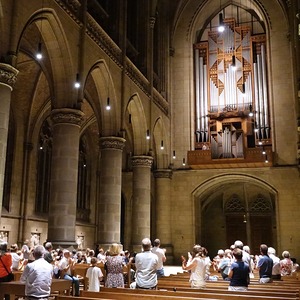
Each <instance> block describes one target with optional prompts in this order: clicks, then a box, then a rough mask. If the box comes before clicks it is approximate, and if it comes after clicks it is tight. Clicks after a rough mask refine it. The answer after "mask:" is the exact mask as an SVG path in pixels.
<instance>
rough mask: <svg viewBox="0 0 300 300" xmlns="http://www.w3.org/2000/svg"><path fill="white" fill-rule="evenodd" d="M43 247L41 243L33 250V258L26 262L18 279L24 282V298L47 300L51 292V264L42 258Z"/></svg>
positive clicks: (27, 299) (28, 299)
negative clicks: (31, 260)
mask: <svg viewBox="0 0 300 300" xmlns="http://www.w3.org/2000/svg"><path fill="white" fill-rule="evenodd" d="M44 253H45V248H44V247H43V246H41V245H39V246H36V247H35V248H34V250H33V256H34V258H35V260H34V261H33V262H31V263H28V264H27V265H26V267H25V269H24V271H23V273H22V275H21V278H20V281H21V282H24V283H25V295H26V298H25V299H26V300H36V299H40V300H48V298H49V296H50V292H51V283H52V277H53V266H52V265H51V264H49V263H48V262H47V261H46V260H45V259H44V257H43V256H44Z"/></svg>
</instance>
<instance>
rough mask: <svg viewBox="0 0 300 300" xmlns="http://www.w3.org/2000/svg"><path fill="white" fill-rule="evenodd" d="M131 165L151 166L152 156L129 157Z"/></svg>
mask: <svg viewBox="0 0 300 300" xmlns="http://www.w3.org/2000/svg"><path fill="white" fill-rule="evenodd" d="M131 163H132V167H133V168H134V167H149V168H151V166H152V163H153V157H152V156H133V157H132V158H131Z"/></svg>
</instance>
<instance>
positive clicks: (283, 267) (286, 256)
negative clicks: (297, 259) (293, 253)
mask: <svg viewBox="0 0 300 300" xmlns="http://www.w3.org/2000/svg"><path fill="white" fill-rule="evenodd" d="M282 257H283V259H282V260H281V261H280V272H281V276H286V275H291V274H292V271H293V261H292V260H291V257H290V252H289V251H283V252H282Z"/></svg>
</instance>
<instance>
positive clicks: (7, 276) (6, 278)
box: [0, 256, 15, 282]
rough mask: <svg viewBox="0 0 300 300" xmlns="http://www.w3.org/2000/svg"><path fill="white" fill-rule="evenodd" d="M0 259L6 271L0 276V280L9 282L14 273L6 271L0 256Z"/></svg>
mask: <svg viewBox="0 0 300 300" xmlns="http://www.w3.org/2000/svg"><path fill="white" fill-rule="evenodd" d="M0 261H1V263H2V265H3V267H4V269H5V270H6V272H7V275H6V276H4V277H1V278H0V282H10V281H13V280H14V279H15V276H14V274H13V273H12V272H8V270H7V268H6V266H5V264H4V263H3V261H2V259H1V256H0Z"/></svg>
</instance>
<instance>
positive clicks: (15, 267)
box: [10, 244, 21, 271]
mask: <svg viewBox="0 0 300 300" xmlns="http://www.w3.org/2000/svg"><path fill="white" fill-rule="evenodd" d="M17 251H18V245H17V244H13V245H11V246H10V255H11V258H12V265H11V270H12V271H19V269H20V263H21V255H19V254H18V253H17Z"/></svg>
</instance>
